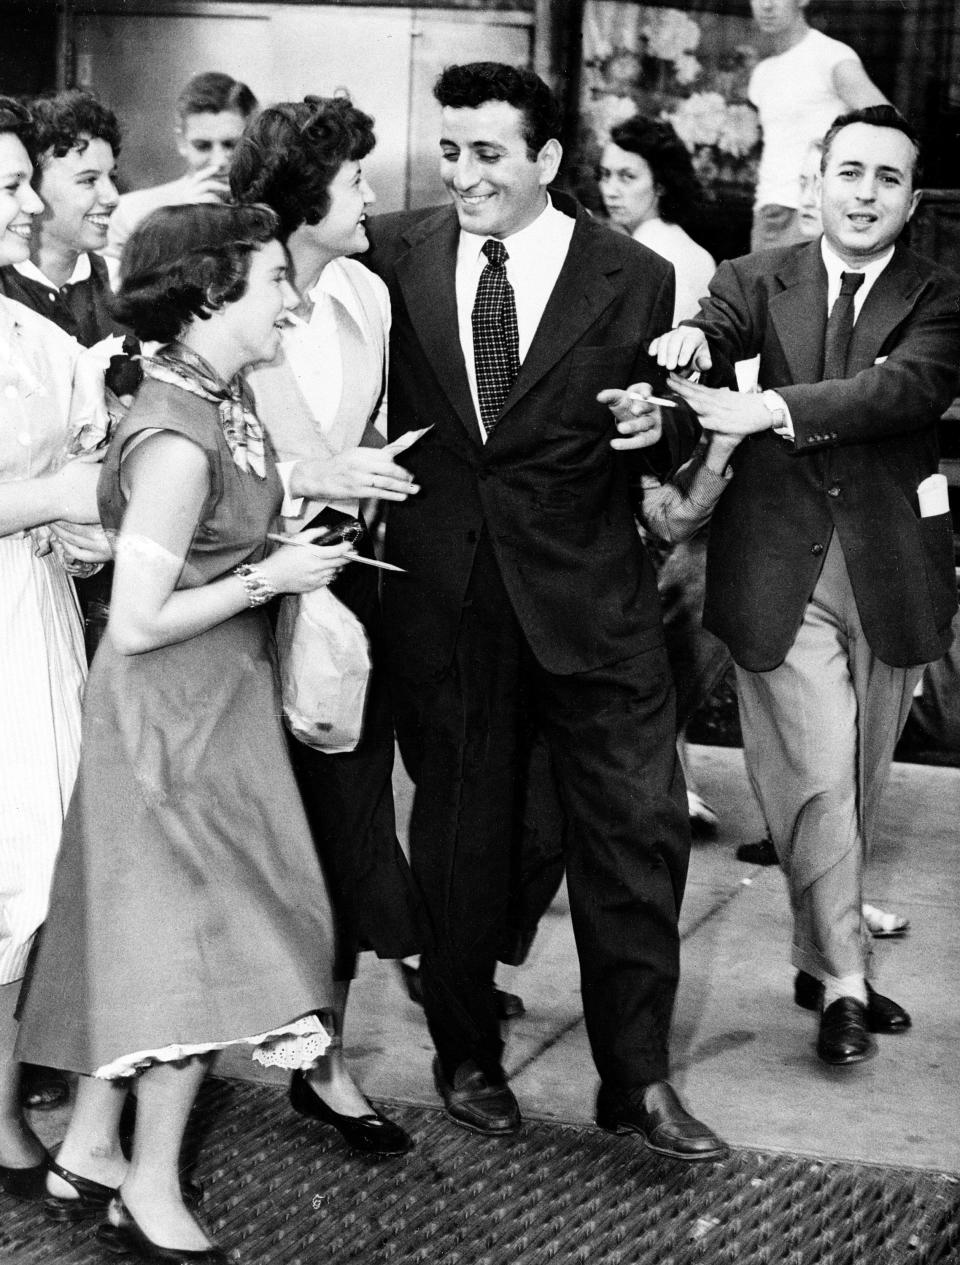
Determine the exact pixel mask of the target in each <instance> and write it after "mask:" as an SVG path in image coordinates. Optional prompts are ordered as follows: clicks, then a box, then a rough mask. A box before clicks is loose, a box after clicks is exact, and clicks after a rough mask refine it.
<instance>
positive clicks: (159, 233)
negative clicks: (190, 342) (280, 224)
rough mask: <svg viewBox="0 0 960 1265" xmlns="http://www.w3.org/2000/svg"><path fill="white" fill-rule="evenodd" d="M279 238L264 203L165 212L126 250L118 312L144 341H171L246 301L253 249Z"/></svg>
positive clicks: (133, 235)
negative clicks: (188, 328)
mask: <svg viewBox="0 0 960 1265" xmlns="http://www.w3.org/2000/svg"><path fill="white" fill-rule="evenodd" d="M276 236H277V217H276V216H275V215H274V214H273V212H272V211H271V210H270V208H269V207H266V206H223V205H221V204H219V203H218V204H211V205H206V204H204V203H198V204H195V205H191V206H165V207H160V208H159V209H158V210H156V211H153V212H152V213H151V214H150V215H148V216H147V218H146V219H145V220H144V221H143V222H142V223H141V224H139V225H138V226H137V227H136V228H135V229H134V231H133V232H132V233H131V234H130V237H129V238H128V240H127V244H126V245H125V246H124V248H123V256H122V258H121V260H120V288H119V290H118V291H117V293H116V295H115V296H114V298H113V302H112V304H111V307H112V309H113V312H114V315H115V316H116V318H117V320H118V321H119V322H120V324H121V325H126V326H127V327H128V328H129V329H132V330H133V332H134V333H135V334H136V335H137V337H138V338H140V339H142V340H143V341H145V342H152V341H157V342H163V343H169V342H172V341H173V339H175V338H178V337H179V336H180V334H181V332H182V331H183V329H184V327H185V326H186V325H187V324H188V322H189V321H191V320H193V319H194V318H197V319H199V320H201V321H204V320H207V318H208V317H209V316H210V315H211V313H212V312H215V311H218V310H219V309H220V308H222V307H224V306H225V305H226V304H227V303H235V302H236V301H237V299H239V298H241V297H242V296H243V294H244V292H245V290H246V288H247V277H248V276H249V273H250V258H251V256H252V254H253V252H254V251H255V250H257V249H258V248H259V247H260V246H262V245H264V243H266V242H269V241H272V240H273V239H274V238H276Z"/></svg>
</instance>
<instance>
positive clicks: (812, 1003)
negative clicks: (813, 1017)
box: [793, 971, 911, 1036]
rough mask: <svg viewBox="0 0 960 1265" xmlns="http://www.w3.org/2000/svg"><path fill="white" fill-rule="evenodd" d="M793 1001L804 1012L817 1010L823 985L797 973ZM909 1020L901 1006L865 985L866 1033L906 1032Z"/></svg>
mask: <svg viewBox="0 0 960 1265" xmlns="http://www.w3.org/2000/svg"><path fill="white" fill-rule="evenodd" d="M793 1000H794V1001H795V1002H796V1003H797V1005H798V1006H802V1007H803V1009H804V1010H819V1009H820V1007H821V1006H822V1005H823V985H822V984H821V983H820V981H819V980H818V979H816V978H815V977H814V976H813V975H809V974H808V973H807V972H806V971H798V972H797V978H796V979H795V980H794V981H793ZM910 1026H911V1019H910V1016H909V1015H908V1014H907V1012H906V1011H905V1010H904V1008H903V1007H902V1006H898V1005H897V1003H896V1002H895V1001H893V1000H892V999H891V998H889V997H884V996H883V994H882V993H875V992H874V991H873V989H872V988H871V987H870V985H869V984H868V985H867V1031H868V1032H875V1033H877V1035H879V1036H889V1035H890V1034H891V1033H897V1032H906V1031H907V1029H908V1028H909V1027H910Z"/></svg>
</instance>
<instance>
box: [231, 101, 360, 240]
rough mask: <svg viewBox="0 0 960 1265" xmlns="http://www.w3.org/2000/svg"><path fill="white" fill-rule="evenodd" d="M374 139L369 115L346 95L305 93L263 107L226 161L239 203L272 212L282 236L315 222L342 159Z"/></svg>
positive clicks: (346, 159)
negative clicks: (300, 98) (259, 204)
mask: <svg viewBox="0 0 960 1265" xmlns="http://www.w3.org/2000/svg"><path fill="white" fill-rule="evenodd" d="M375 144H376V137H375V136H374V134H373V119H372V118H371V117H370V115H369V114H364V113H363V111H362V110H358V109H357V107H356V106H355V105H354V104H353V102H352V101H351V100H350V98H349V97H347V96H340V97H305V98H304V99H303V101H282V102H280V104H279V105H272V106H269V107H268V108H267V109H265V110H264V111H263V112H262V113H261V114H260V115H258V117H257V118H256V119H254V121H253V122H252V123H250V124H249V125H248V127H247V129H246V131H245V132H244V134H243V136H242V137H241V138H240V142H239V144H238V145H237V148H236V150H235V151H234V155H233V161H232V163H231V164H230V190H231V192H232V193H233V196H234V198H235V199H236V200H237V201H238V202H263V203H265V204H266V205H267V206H269V207H270V208H272V210H273V211H275V212H276V215H277V218H278V219H279V221H280V232H279V237H280V240H281V241H286V240H287V238H288V237H289V236H290V234H291V233H292V232H294V230H295V229H298V228H299V227H300V225H301V224H319V223H320V221H321V220H322V219H323V217H324V216H325V215H326V214H327V211H328V210H329V209H330V182H331V181H332V180H333V179H334V177H335V176H336V174H337V172H338V171H339V170H340V168H341V167H342V166H343V164H344V163H345V162H358V161H359V160H360V159H361V158H366V156H367V154H369V153H370V151H371V150H372V149H373V147H374V145H375Z"/></svg>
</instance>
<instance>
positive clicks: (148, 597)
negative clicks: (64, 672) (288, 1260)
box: [20, 205, 349, 1262]
mask: <svg viewBox="0 0 960 1265" xmlns="http://www.w3.org/2000/svg"><path fill="white" fill-rule="evenodd" d="M276 230H277V226H276V221H275V219H274V217H273V215H272V214H271V213H270V212H269V211H268V210H267V209H266V208H264V207H259V208H253V207H247V208H236V207H226V206H220V205H211V206H205V205H199V206H185V207H168V208H164V209H162V210H159V211H156V212H154V213H153V215H151V216H150V217H148V218H147V220H145V221H144V223H143V224H142V225H140V226H139V228H138V229H136V230H135V231H134V233H133V235H132V236H131V238H130V241H129V242H128V244H127V247H126V249H125V251H124V255H123V259H122V266H121V277H122V284H121V288H120V291H119V295H118V305H117V310H118V314H119V315H120V317H121V319H122V320H123V321H124V322H125V323H127V324H128V325H129V326H130V327H131V328H132V329H133V330H134V332H135V333H136V334H137V336H138V337H140V338H141V339H143V340H147V341H151V342H160V343H161V344H163V346H162V347H161V349H160V350H159V351H158V352H157V353H156V354H155V355H154V356H152V357H150V358H148V359H147V360H146V361H145V362H144V371H145V375H146V376H145V381H144V384H143V386H142V387H141V389H140V391H139V393H138V395H137V398H136V400H135V402H134V404H133V406H132V408H131V410H130V412H129V413H128V414H127V416H126V417H125V419H124V420H123V422H122V423H121V424H120V426H119V427H118V430H117V433H116V435H115V436H114V438H113V440H112V443H111V446H110V449H109V451H108V454H107V456H106V458H105V461H104V465H103V473H102V476H101V481H100V488H99V498H100V506H101V510H102V514H103V519H104V523H105V525H106V526H107V527H108V528H109V529H110V531H111V532H112V533H114V534H115V538H116V542H117V543H116V558H117V563H116V574H115V580H114V590H113V598H112V603H111V613H110V622H109V625H108V629H107V635H106V637H105V639H104V641H103V642H102V644H101V646H100V649H99V650H98V652H97V657H96V659H95V660H94V664H93V668H92V671H91V675H90V680H89V684H88V689H87V694H86V697H85V703H84V706H85V713H84V732H83V744H82V750H81V757H80V767H79V771H78V777H77V785H76V790H75V793H74V795H73V798H72V799H71V802H70V808H69V810H68V813H67V817H66V821H65V823H64V833H63V842H62V847H61V853H60V858H61V859H60V864H59V866H58V870H57V875H56V878H55V882H54V887H53V892H52V896H51V915H50V919H49V921H48V928H47V932H48V934H46V935H45V938H44V943H43V947H42V948H41V951H40V953H39V955H38V958H37V965H36V971H35V973H34V975H33V978H32V980H31V985H30V989H29V993H28V996H27V999H26V1005H25V1009H24V1015H23V1020H22V1025H21V1033H20V1047H21V1053H22V1055H23V1057H27V1058H30V1059H32V1060H35V1061H42V1062H44V1063H49V1064H51V1065H53V1066H58V1067H64V1068H68V1069H71V1070H73V1071H76V1072H79V1073H81V1080H80V1089H79V1091H78V1100H77V1107H76V1111H75V1114H74V1117H73V1120H72V1121H71V1125H70V1128H69V1129H68V1132H67V1136H66V1138H65V1140H64V1142H63V1145H62V1147H61V1148H60V1150H59V1152H58V1154H57V1161H56V1164H53V1165H52V1173H51V1177H50V1179H49V1190H50V1194H51V1197H52V1203H53V1207H54V1209H55V1212H56V1215H58V1216H59V1217H61V1219H64V1220H72V1219H76V1218H77V1217H78V1216H83V1215H87V1214H89V1213H91V1212H96V1211H103V1210H104V1209H105V1208H107V1205H108V1204H109V1208H108V1209H107V1222H106V1224H105V1225H104V1226H103V1227H101V1231H100V1237H101V1239H102V1240H103V1241H104V1242H105V1243H106V1244H107V1245H108V1246H109V1247H111V1248H112V1249H113V1250H115V1251H120V1250H123V1251H127V1252H130V1253H131V1254H133V1255H139V1256H140V1257H141V1258H144V1259H160V1255H161V1254H162V1253H163V1252H166V1251H168V1250H170V1251H171V1252H172V1251H173V1249H176V1250H177V1251H181V1252H183V1253H186V1254H187V1255H189V1259H190V1260H192V1261H200V1262H203V1261H205V1262H223V1261H225V1260H226V1256H225V1254H224V1253H223V1252H221V1251H220V1250H219V1249H218V1248H216V1247H215V1246H214V1245H213V1244H212V1243H211V1242H210V1239H209V1238H208V1237H207V1235H206V1233H205V1232H204V1231H203V1229H202V1228H201V1227H200V1225H199V1223H198V1222H197V1221H196V1220H195V1218H194V1216H193V1213H192V1211H191V1209H190V1207H189V1206H188V1201H187V1202H185V1198H184V1192H183V1191H182V1190H181V1187H180V1178H179V1171H178V1160H179V1150H180V1143H181V1140H182V1136H183V1129H184V1127H185V1125H186V1120H187V1115H188V1113H189V1109H190V1106H191V1104H192V1102H193V1098H194V1096H195V1094H196V1091H197V1088H198V1086H199V1084H200V1080H201V1078H202V1076H203V1074H204V1071H205V1068H206V1066H207V1063H208V1061H209V1057H210V1054H211V1052H212V1051H214V1050H217V1049H220V1048H222V1047H223V1046H226V1045H234V1044H247V1045H249V1046H251V1047H253V1048H254V1050H255V1053H254V1057H256V1058H258V1059H260V1061H263V1062H276V1063H280V1064H282V1065H283V1066H287V1067H293V1068H296V1069H300V1068H303V1067H309V1066H310V1065H312V1063H313V1061H314V1060H315V1058H316V1057H317V1056H318V1055H319V1054H321V1053H322V1052H323V1050H324V1049H325V1047H326V1045H327V1044H328V1040H329V1038H328V1036H327V1033H326V1030H325V1028H324V1027H323V1025H322V1024H321V1022H320V1021H319V1019H318V1016H317V1012H318V1011H320V1010H325V1009H327V1008H329V1007H330V1006H331V1005H332V1003H333V985H332V980H331V978H330V970H329V968H330V963H331V959H332V944H331V941H332V917H331V914H330V909H329V904H328V901H327V896H326V889H325V885H324V881H323V878H322V876H321V873H320V869H319V866H318V865H317V861H316V856H315V854H314V851H313V845H312V842H311V839H310V834H309V830H308V827H307V823H306V820H305V818H304V815H303V812H302V809H301V807H300V801H299V796H298V793H297V789H296V784H295V782H294V779H293V773H292V771H291V769H290V764H289V759H288V756H287V752H286V746H285V742H284V737H283V731H282V728H281V724H280V704H279V698H278V687H277V683H276V678H275V673H274V653H275V652H274V647H273V642H272V632H271V627H270V622H269V619H268V618H267V615H266V613H265V611H264V609H263V607H264V604H265V603H266V602H267V601H268V600H269V598H270V597H271V596H274V595H276V594H277V593H284V592H305V591H308V590H311V589H315V588H317V587H320V586H323V585H326V584H328V583H329V582H330V581H331V580H332V579H333V577H334V576H335V575H336V573H337V571H338V570H339V569H340V567H341V566H343V565H344V564H345V561H346V559H345V557H344V555H345V554H346V552H347V551H348V548H349V546H347V545H338V546H335V547H332V548H326V549H323V548H312V549H304V548H291V547H281V548H279V549H277V550H275V551H274V552H272V553H271V552H268V551H269V545H268V542H267V534H268V532H269V531H270V528H271V526H272V523H273V520H274V517H275V515H276V514H277V512H278V510H279V507H280V501H281V486H280V481H279V478H278V476H277V472H276V467H275V465H274V461H273V457H272V453H271V450H270V448H269V445H268V444H265V443H264V438H263V433H262V430H261V428H260V424H259V421H258V419H257V417H256V415H255V414H254V413H253V411H252V407H251V401H250V399H249V396H248V394H247V393H246V392H245V391H244V389H243V387H242V384H241V382H240V381H239V380H238V378H237V375H238V374H239V373H240V371H241V370H242V369H244V368H245V367H247V366H248V365H250V364H253V363H256V362H258V361H260V360H264V359H269V358H270V357H271V356H273V355H275V354H276V351H277V347H278V345H279V338H280V328H281V326H282V324H283V322H284V320H285V315H286V312H287V311H288V309H289V308H290V307H291V306H292V305H293V303H294V302H295V296H294V294H293V291H292V290H291V289H290V286H289V284H288V282H287V280H286V256H285V254H284V251H283V248H282V247H281V245H280V244H279V242H278V241H277V240H276ZM133 1076H139V1085H138V1091H137V1124H136V1133H135V1136H134V1146H133V1159H132V1161H131V1163H130V1165H129V1167H128V1166H127V1164H126V1161H125V1160H124V1158H123V1156H122V1153H121V1152H120V1148H119V1140H118V1137H117V1126H118V1121H119V1108H120V1106H121V1105H122V1102H123V1098H124V1090H125V1087H126V1086H127V1085H128V1084H129V1083H130V1078H131V1077H133ZM103 1084H107V1085H108V1086H109V1085H111V1084H112V1085H115V1086H117V1087H118V1088H117V1089H116V1091H115V1092H114V1093H113V1097H112V1099H111V1100H110V1102H109V1103H108V1104H107V1105H106V1106H105V1107H104V1106H103V1104H102V1102H101V1103H100V1109H99V1111H97V1110H93V1109H92V1108H91V1107H90V1105H89V1095H90V1094H93V1093H96V1092H97V1091H96V1087H97V1086H100V1085H103ZM188 1199H189V1193H188ZM158 1245H163V1246H162V1247H161V1246H158ZM163 1259H167V1257H166V1256H164V1257H163ZM171 1259H172V1257H171ZM177 1259H180V1258H179V1256H178V1258H177Z"/></svg>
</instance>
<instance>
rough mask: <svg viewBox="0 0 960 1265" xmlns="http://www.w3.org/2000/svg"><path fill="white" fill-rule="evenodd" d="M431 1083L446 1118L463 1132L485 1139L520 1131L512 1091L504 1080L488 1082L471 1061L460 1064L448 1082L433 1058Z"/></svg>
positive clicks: (488, 1079)
mask: <svg viewBox="0 0 960 1265" xmlns="http://www.w3.org/2000/svg"><path fill="white" fill-rule="evenodd" d="M433 1080H434V1084H435V1085H436V1087H437V1093H438V1094H439V1095H440V1097H441V1098H442V1099H443V1105H444V1107H446V1109H447V1115H448V1116H449V1117H450V1119H451V1120H453V1121H455V1122H456V1123H457V1124H459V1125H462V1126H463V1128H465V1129H471V1130H472V1131H473V1132H474V1133H483V1134H485V1135H486V1136H487V1137H501V1136H503V1134H506V1133H516V1132H517V1130H518V1129H519V1128H520V1123H521V1121H520V1107H519V1106H518V1104H517V1100H516V1098H514V1096H513V1090H511V1088H510V1087H509V1085H507V1084H506V1082H505V1081H503V1080H499V1079H498V1080H491V1079H490V1077H489V1076H487V1075H486V1073H485V1072H484V1071H483V1070H482V1069H481V1068H479V1067H478V1066H477V1064H476V1063H474V1061H473V1060H472V1059H468V1060H467V1062H466V1063H461V1064H460V1066H459V1067H458V1068H457V1070H456V1071H455V1072H454V1074H453V1078H452V1080H449V1081H448V1080H447V1079H446V1077H445V1076H444V1074H443V1069H442V1068H441V1067H440V1060H439V1059H438V1058H435V1059H434V1060H433Z"/></svg>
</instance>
